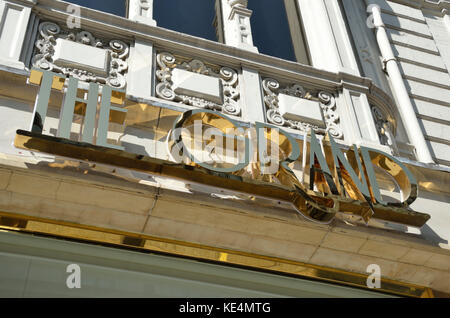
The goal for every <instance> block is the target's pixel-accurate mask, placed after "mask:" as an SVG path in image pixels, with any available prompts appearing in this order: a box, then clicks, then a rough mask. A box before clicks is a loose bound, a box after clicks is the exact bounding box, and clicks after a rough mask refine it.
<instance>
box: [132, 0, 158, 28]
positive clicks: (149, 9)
mask: <svg viewBox="0 0 450 318" xmlns="http://www.w3.org/2000/svg"><path fill="white" fill-rule="evenodd" d="M128 19H130V20H133V21H137V22H140V23H144V24H148V25H152V26H156V21H155V20H154V19H153V0H130V2H129V8H128Z"/></svg>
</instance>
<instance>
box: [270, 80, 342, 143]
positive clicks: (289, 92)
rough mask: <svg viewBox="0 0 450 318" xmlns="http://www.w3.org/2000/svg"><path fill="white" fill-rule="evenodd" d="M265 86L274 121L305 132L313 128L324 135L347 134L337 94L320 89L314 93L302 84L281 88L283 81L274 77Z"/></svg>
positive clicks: (339, 136)
mask: <svg viewBox="0 0 450 318" xmlns="http://www.w3.org/2000/svg"><path fill="white" fill-rule="evenodd" d="M263 89H264V103H265V105H266V116H267V120H268V121H269V122H270V123H272V124H274V125H277V126H281V127H289V128H292V129H296V130H300V131H301V132H303V133H307V132H308V131H309V129H313V130H314V132H316V133H319V134H322V135H324V134H326V133H327V132H330V133H331V135H332V136H333V137H334V138H342V137H343V135H344V133H343V131H342V129H341V127H340V126H339V115H338V113H337V111H336V98H335V97H334V95H333V94H331V93H328V92H325V91H320V92H319V93H317V95H316V96H314V95H313V94H312V93H311V92H307V91H306V90H305V88H304V87H303V86H301V85H299V84H293V85H290V86H286V87H284V88H281V89H280V83H279V82H278V81H277V80H274V79H272V78H266V79H264V80H263Z"/></svg>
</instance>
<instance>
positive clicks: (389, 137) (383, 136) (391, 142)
mask: <svg viewBox="0 0 450 318" xmlns="http://www.w3.org/2000/svg"><path fill="white" fill-rule="evenodd" d="M371 110H372V116H373V119H374V121H375V127H376V128H377V132H378V137H379V138H380V143H381V144H382V145H385V146H389V147H392V148H393V149H394V150H395V149H396V148H397V144H396V142H395V137H394V134H393V133H392V132H393V131H394V129H393V127H392V124H391V123H390V122H389V120H387V118H386V116H385V115H384V114H383V112H382V111H381V110H380V109H379V108H378V107H376V106H371Z"/></svg>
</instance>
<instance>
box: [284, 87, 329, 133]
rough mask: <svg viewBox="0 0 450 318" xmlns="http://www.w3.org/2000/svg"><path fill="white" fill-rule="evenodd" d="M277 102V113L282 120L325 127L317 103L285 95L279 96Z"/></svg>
mask: <svg viewBox="0 0 450 318" xmlns="http://www.w3.org/2000/svg"><path fill="white" fill-rule="evenodd" d="M278 100H279V105H280V108H279V111H280V114H281V115H282V116H283V117H284V118H286V119H291V120H297V121H304V122H308V123H312V124H314V125H317V126H319V127H325V122H324V120H323V117H322V111H321V109H320V104H319V102H316V101H311V100H308V99H304V98H298V97H294V96H290V95H286V94H279V95H278Z"/></svg>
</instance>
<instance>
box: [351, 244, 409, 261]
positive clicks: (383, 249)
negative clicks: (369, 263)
mask: <svg viewBox="0 0 450 318" xmlns="http://www.w3.org/2000/svg"><path fill="white" fill-rule="evenodd" d="M409 250H410V248H408V247H405V246H399V245H393V244H386V243H383V242H376V241H370V240H369V241H367V242H366V243H365V244H364V245H363V246H362V248H361V249H360V250H359V254H363V255H368V256H375V257H381V258H384V259H391V260H398V259H399V258H401V257H403V256H405V255H406V253H407V252H408V251H409Z"/></svg>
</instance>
